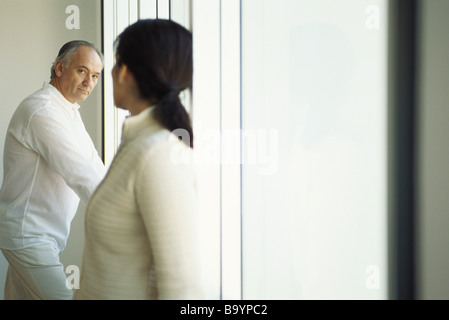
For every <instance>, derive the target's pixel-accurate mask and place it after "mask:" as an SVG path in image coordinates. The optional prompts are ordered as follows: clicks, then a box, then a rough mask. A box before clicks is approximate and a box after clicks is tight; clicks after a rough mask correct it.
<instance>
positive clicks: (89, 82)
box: [83, 76, 95, 87]
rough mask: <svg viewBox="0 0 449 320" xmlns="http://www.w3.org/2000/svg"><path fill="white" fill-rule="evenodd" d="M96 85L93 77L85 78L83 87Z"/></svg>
mask: <svg viewBox="0 0 449 320" xmlns="http://www.w3.org/2000/svg"><path fill="white" fill-rule="evenodd" d="M94 84H95V82H94V80H93V78H92V77H91V76H87V77H85V78H84V81H83V85H85V86H88V87H92V86H93V85H94Z"/></svg>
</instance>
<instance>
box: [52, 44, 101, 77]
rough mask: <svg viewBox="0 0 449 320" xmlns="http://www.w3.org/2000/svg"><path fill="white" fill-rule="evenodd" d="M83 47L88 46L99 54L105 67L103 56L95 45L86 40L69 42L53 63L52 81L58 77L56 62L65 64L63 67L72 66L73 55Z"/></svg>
mask: <svg viewBox="0 0 449 320" xmlns="http://www.w3.org/2000/svg"><path fill="white" fill-rule="evenodd" d="M81 46H86V47H90V48H92V49H94V50H95V51H96V52H97V53H98V56H99V57H100V59H101V63H102V64H103V65H104V57H103V54H102V53H101V52H100V50H99V49H98V48H97V47H96V46H95V45H94V44H93V43H90V42H87V41H84V40H73V41H69V42H67V43H66V44H64V45H63V46H62V47H61V49H60V50H59V53H58V56H57V57H56V59H55V61H54V62H53V64H52V66H51V75H50V79H53V78H54V77H56V72H55V66H56V62H58V61H59V62H61V63H62V64H63V66H65V67H67V66H68V65H69V64H70V61H71V59H72V56H73V54H74V53H75V51H76V50H77V49H78V48H79V47H81Z"/></svg>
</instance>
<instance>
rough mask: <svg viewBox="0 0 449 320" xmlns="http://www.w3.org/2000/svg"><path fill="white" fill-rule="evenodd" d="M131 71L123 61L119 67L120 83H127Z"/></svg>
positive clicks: (118, 79) (118, 78)
mask: <svg viewBox="0 0 449 320" xmlns="http://www.w3.org/2000/svg"><path fill="white" fill-rule="evenodd" d="M129 73H130V72H129V69H128V66H127V65H126V64H124V63H123V64H122V65H121V66H120V68H119V69H118V77H117V81H118V83H120V84H123V83H125V82H126V81H127V80H128V78H129Z"/></svg>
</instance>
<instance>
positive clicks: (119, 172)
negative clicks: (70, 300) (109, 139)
mask: <svg viewBox="0 0 449 320" xmlns="http://www.w3.org/2000/svg"><path fill="white" fill-rule="evenodd" d="M115 46H116V65H115V66H114V68H113V69H112V78H113V88H114V102H115V104H116V106H117V107H119V108H122V109H126V110H129V112H130V114H131V116H130V117H128V118H127V119H126V120H125V122H124V124H123V133H122V142H121V145H120V148H119V150H118V151H117V154H116V156H115V158H114V161H113V163H112V164H111V167H110V169H109V171H108V173H107V175H106V177H105V179H104V181H103V182H102V183H101V184H100V186H99V187H98V189H97V190H96V192H95V193H94V195H93V196H92V198H91V200H90V202H89V205H88V207H87V209H86V244H85V249H84V257H83V269H82V277H81V283H80V289H79V290H77V292H76V295H75V298H76V299H200V298H203V296H202V295H203V292H202V289H201V285H200V281H199V270H198V263H197V261H198V255H197V252H196V250H197V248H198V247H197V246H196V244H195V236H196V235H197V230H196V228H197V226H198V220H197V211H196V194H195V188H196V185H195V183H196V181H195V173H194V170H193V168H192V166H189V165H187V164H179V163H177V162H176V161H172V159H171V154H172V151H173V150H174V149H176V150H178V151H177V152H179V148H184V149H187V150H188V152H190V151H191V147H192V146H193V141H192V140H191V139H189V141H187V143H185V142H186V141H185V140H186V139H183V141H184V142H181V141H180V140H179V139H178V138H177V137H176V136H175V135H173V133H172V131H174V130H179V129H182V130H183V132H186V133H188V134H186V136H190V138H192V127H191V122H190V119H189V116H188V114H187V112H186V111H185V109H184V107H183V106H182V104H181V102H180V100H179V93H180V92H181V91H182V90H184V89H186V88H190V87H191V84H192V36H191V34H190V32H189V31H187V30H186V29H185V28H183V27H182V26H180V25H178V24H177V23H175V22H172V21H168V20H140V21H138V22H136V23H135V24H133V25H131V26H129V27H128V28H127V29H125V30H124V31H123V33H122V34H121V35H120V36H119V37H118V39H117V40H116V44H115ZM184 151H185V150H184Z"/></svg>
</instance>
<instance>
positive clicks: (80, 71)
mask: <svg viewBox="0 0 449 320" xmlns="http://www.w3.org/2000/svg"><path fill="white" fill-rule="evenodd" d="M78 72H79V73H86V70H83V69H80V70H78Z"/></svg>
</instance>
